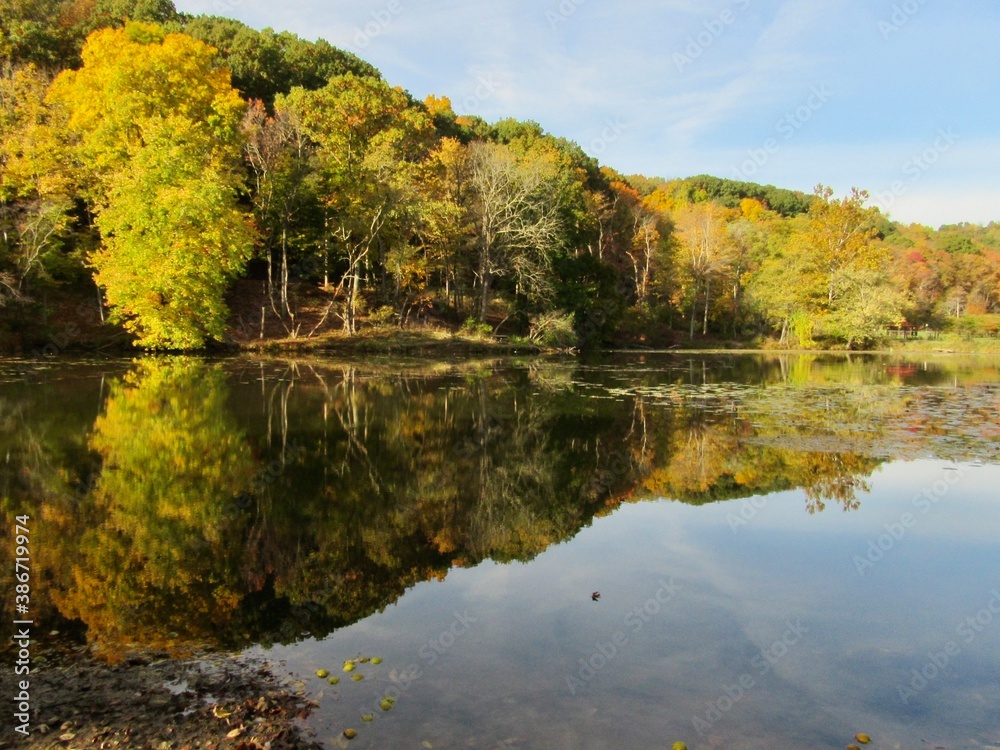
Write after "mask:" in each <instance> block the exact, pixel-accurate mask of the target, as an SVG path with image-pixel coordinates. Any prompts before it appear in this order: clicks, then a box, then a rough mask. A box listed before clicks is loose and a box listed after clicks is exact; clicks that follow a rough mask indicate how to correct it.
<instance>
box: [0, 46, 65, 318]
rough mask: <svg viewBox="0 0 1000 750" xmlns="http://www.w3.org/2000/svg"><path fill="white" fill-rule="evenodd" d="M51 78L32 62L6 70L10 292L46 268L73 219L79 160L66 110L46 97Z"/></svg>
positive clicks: (0, 139) (0, 152)
mask: <svg viewBox="0 0 1000 750" xmlns="http://www.w3.org/2000/svg"><path fill="white" fill-rule="evenodd" d="M48 83H49V81H48V79H47V77H46V76H45V75H44V74H42V73H41V72H40V71H39V70H38V69H37V68H35V67H34V66H33V65H32V66H27V67H24V68H20V69H17V70H15V71H13V72H11V73H10V74H9V75H3V76H0V166H2V171H0V240H2V243H0V247H3V246H6V247H5V248H4V249H5V251H6V252H4V253H0V255H6V256H7V257H6V258H3V257H0V263H3V262H6V263H8V264H9V267H8V269H3V268H0V272H5V274H6V278H7V282H5V283H3V287H4V288H5V289H6V294H3V293H2V292H0V301H2V300H3V298H4V297H5V296H6V297H18V298H20V297H22V296H23V295H24V293H25V291H26V289H25V285H26V283H27V281H28V279H29V277H30V276H31V275H32V274H36V273H41V274H44V273H45V272H46V269H47V267H48V266H50V265H51V257H52V256H53V254H54V253H55V252H56V251H58V250H59V248H60V246H61V245H62V243H63V241H64V240H65V239H66V237H67V233H68V230H69V227H70V225H71V223H72V217H71V215H70V209H71V208H72V207H73V195H74V189H75V185H74V181H75V174H74V171H75V170H74V160H73V156H72V152H71V148H70V144H69V139H68V136H67V133H66V130H65V117H64V113H63V112H62V111H61V109H60V108H59V107H58V106H54V105H49V104H47V103H46V102H45V94H46V90H47V87H48Z"/></svg>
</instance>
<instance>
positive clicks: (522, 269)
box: [468, 141, 561, 320]
mask: <svg viewBox="0 0 1000 750" xmlns="http://www.w3.org/2000/svg"><path fill="white" fill-rule="evenodd" d="M552 176H553V175H552V172H551V171H550V170H548V169H547V168H546V165H545V163H544V162H541V161H536V160H531V159H519V158H518V157H517V156H516V155H515V154H514V153H513V151H512V150H511V149H510V148H509V147H507V146H503V145H501V144H496V143H486V142H481V141H480V142H476V143H473V144H472V145H471V146H470V147H469V193H468V211H469V216H470V217H471V219H472V222H473V224H474V226H475V229H476V249H477V254H478V260H477V268H476V276H477V281H478V283H479V317H480V319H481V320H485V319H486V316H487V313H488V312H489V306H490V295H491V293H492V291H493V284H494V282H495V280H496V279H497V278H498V277H510V278H512V279H513V280H514V282H515V285H516V288H517V290H519V291H521V292H522V293H524V294H525V295H526V296H528V297H533V298H536V299H538V298H543V297H545V296H547V295H548V294H549V293H550V291H551V289H550V283H551V275H550V269H551V262H552V254H553V252H554V251H555V249H556V248H557V247H558V244H559V242H560V237H561V234H560V229H561V224H560V221H559V217H558V215H557V213H556V206H555V204H554V202H553V201H552V194H551V192H550V191H549V189H548V188H549V185H550V180H551V179H552Z"/></svg>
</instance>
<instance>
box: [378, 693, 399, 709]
mask: <svg viewBox="0 0 1000 750" xmlns="http://www.w3.org/2000/svg"><path fill="white" fill-rule="evenodd" d="M395 705H396V699H395V698H393V697H392V696H388V695H387V696H386V697H385V698H383V699H382V702H381V703H379V708H381V709H382V710H383V711H391V710H392V707H393V706H395Z"/></svg>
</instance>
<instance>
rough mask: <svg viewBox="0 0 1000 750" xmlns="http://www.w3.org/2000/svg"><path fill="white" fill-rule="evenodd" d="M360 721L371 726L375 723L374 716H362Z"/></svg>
mask: <svg viewBox="0 0 1000 750" xmlns="http://www.w3.org/2000/svg"><path fill="white" fill-rule="evenodd" d="M361 721H363V722H364V723H365V724H371V723H372V722H373V721H375V714H364V715H363V716H362V717H361Z"/></svg>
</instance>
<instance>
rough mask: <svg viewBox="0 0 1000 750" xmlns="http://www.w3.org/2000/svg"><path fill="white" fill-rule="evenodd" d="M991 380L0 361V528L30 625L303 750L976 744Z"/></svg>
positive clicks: (916, 366)
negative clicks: (29, 560) (300, 714)
mask: <svg viewBox="0 0 1000 750" xmlns="http://www.w3.org/2000/svg"><path fill="white" fill-rule="evenodd" d="M998 365H1000V363H998V362H996V361H991V360H986V359H980V360H972V359H970V360H963V359H959V358H942V359H936V360H928V361H923V360H900V359H893V358H883V357H859V358H851V359H847V358H843V357H777V356H775V357H753V356H739V357H725V356H701V357H685V356H680V355H678V356H672V357H669V356H648V357H644V358H640V357H627V358H619V359H614V360H606V361H600V362H593V363H589V364H587V363H581V362H577V361H571V360H567V361H551V362H548V361H546V362H539V361H534V360H532V361H526V362H516V361H513V362H496V363H493V362H490V363H473V364H469V363H465V364H459V363H452V364H448V363H443V364H434V365H429V364H426V363H423V364H421V363H418V362H407V363H398V362H397V363H390V362H379V361H371V362H360V361H359V362H353V363H340V362H337V363H333V362H325V361H321V360H309V361H299V362H276V361H263V362H262V361H256V360H223V361H206V360H200V359H191V358H162V359H145V360H140V361H136V362H127V361H120V362H114V361H113V362H48V363H34V362H23V361H0V424H2V425H3V431H2V433H0V441H2V442H0V458H2V459H3V462H2V464H0V489H2V503H3V505H2V509H3V513H4V515H5V516H6V519H5V521H6V524H7V527H10V526H11V525H12V523H13V517H14V516H15V515H19V514H22V513H25V512H28V513H30V514H31V515H32V517H33V518H34V519H36V521H35V523H36V529H35V533H34V538H33V543H34V544H35V554H36V556H37V557H36V566H37V567H38V568H40V569H41V570H42V571H44V572H43V574H41V575H39V576H37V578H36V580H38V581H39V583H38V584H36V590H35V595H36V599H35V600H34V601H35V602H37V604H36V606H38V607H39V608H40V609H41V610H42V611H41V612H40V615H41V616H42V617H43V618H45V619H46V620H47V621H48V622H49V623H51V624H52V627H54V628H57V629H60V630H61V631H62V632H64V633H65V632H71V633H76V634H78V635H79V637H81V638H85V639H86V640H87V641H88V642H89V643H90V644H91V645H92V646H93V648H94V649H95V650H96V651H97V652H98V653H102V654H105V655H106V656H108V658H114V657H115V655H119V654H121V653H123V652H125V651H127V650H129V649H136V648H151V649H160V650H166V651H167V652H169V653H176V654H182V653H184V652H185V651H187V650H190V649H192V648H211V649H220V650H236V651H246V652H247V653H249V654H251V655H254V656H260V657H263V658H266V659H268V660H270V661H271V662H272V663H273V665H274V668H275V671H276V672H277V673H278V674H280V675H283V676H287V679H288V680H289V682H290V683H291V684H293V685H295V684H296V683H297V682H299V681H301V682H302V683H303V687H304V689H305V690H306V691H307V692H308V693H309V694H310V695H311V697H312V698H314V699H315V700H316V701H317V703H318V704H319V708H318V709H317V710H316V711H315V712H314V714H313V715H312V717H310V719H309V723H310V725H311V726H312V728H313V729H314V730H315V732H316V734H317V736H318V737H319V738H320V739H322V740H325V741H328V742H329V744H330V746H331V747H336V746H340V745H346V744H347V741H346V740H344V739H342V738H339V737H340V734H341V732H342V731H343V730H344V729H345V728H346V727H354V728H356V729H358V732H359V736H358V738H357V739H355V740H354V741H353V742H351V743H350V744H351V747H361V748H384V747H400V748H401V747H413V748H421V747H429V748H483V749H493V748H554V749H561V748H566V749H567V750H569V749H570V748H574V749H575V748H595V749H596V748H612V747H613V748H659V747H665V746H666V747H669V746H670V744H671V743H673V742H675V741H678V740H681V741H684V742H686V743H687V744H688V746H689V747H691V748H692V750H696V749H697V748H774V747H810V748H830V749H831V750H832V749H834V748H843V747H844V746H845V745H846V744H848V743H849V742H851V741H852V738H853V736H854V734H855V733H857V732H865V733H868V734H870V735H871V736H872V737H873V738H874V746H875V747H878V748H896V747H902V748H928V749H929V750H930V749H932V748H935V747H943V748H948V750H952V749H953V748H990V747H1000V719H998V717H1000V367H998ZM3 544H5V545H6V544H8V541H4V542H3ZM7 552H8V550H7V549H6V548H4V553H5V554H6V553H7ZM5 575H6V576H9V573H8V572H7V571H4V572H3V573H0V579H2V577H3V576H5ZM0 583H2V584H3V585H4V586H5V587H6V586H7V585H8V583H9V581H8V580H6V579H3V580H0ZM597 593H599V597H595V594H597ZM5 606H7V607H9V606H10V604H9V603H6V602H5ZM8 614H10V613H8V612H7V611H5V612H4V613H3V616H4V617H5V618H6V617H7V616H8ZM358 657H379V658H380V659H381V660H382V661H381V663H380V664H377V665H375V664H372V663H370V662H366V663H365V662H362V663H358V665H357V669H356V670H355V672H354V673H347V672H344V671H342V667H343V665H344V662H345V660H347V659H353V658H358ZM321 668H324V669H328V670H330V671H331V673H332V674H334V675H337V676H339V677H341V680H340V682H339V684H337V685H330V684H328V683H327V681H325V680H320V679H318V678H316V677H315V676H314V673H315V671H316V670H317V669H321ZM352 674H353V675H357V674H361V675H363V677H364V679H363V680H360V681H354V680H352V679H351V677H352ZM387 696H388V697H391V698H395V703H394V705H393V706H392V709H391V710H390V711H383V710H381V708H380V702H381V701H382V699H383V698H385V697H387ZM364 714H372V715H373V716H374V721H373V722H371V723H366V722H364V721H362V716H363V715H364Z"/></svg>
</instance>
